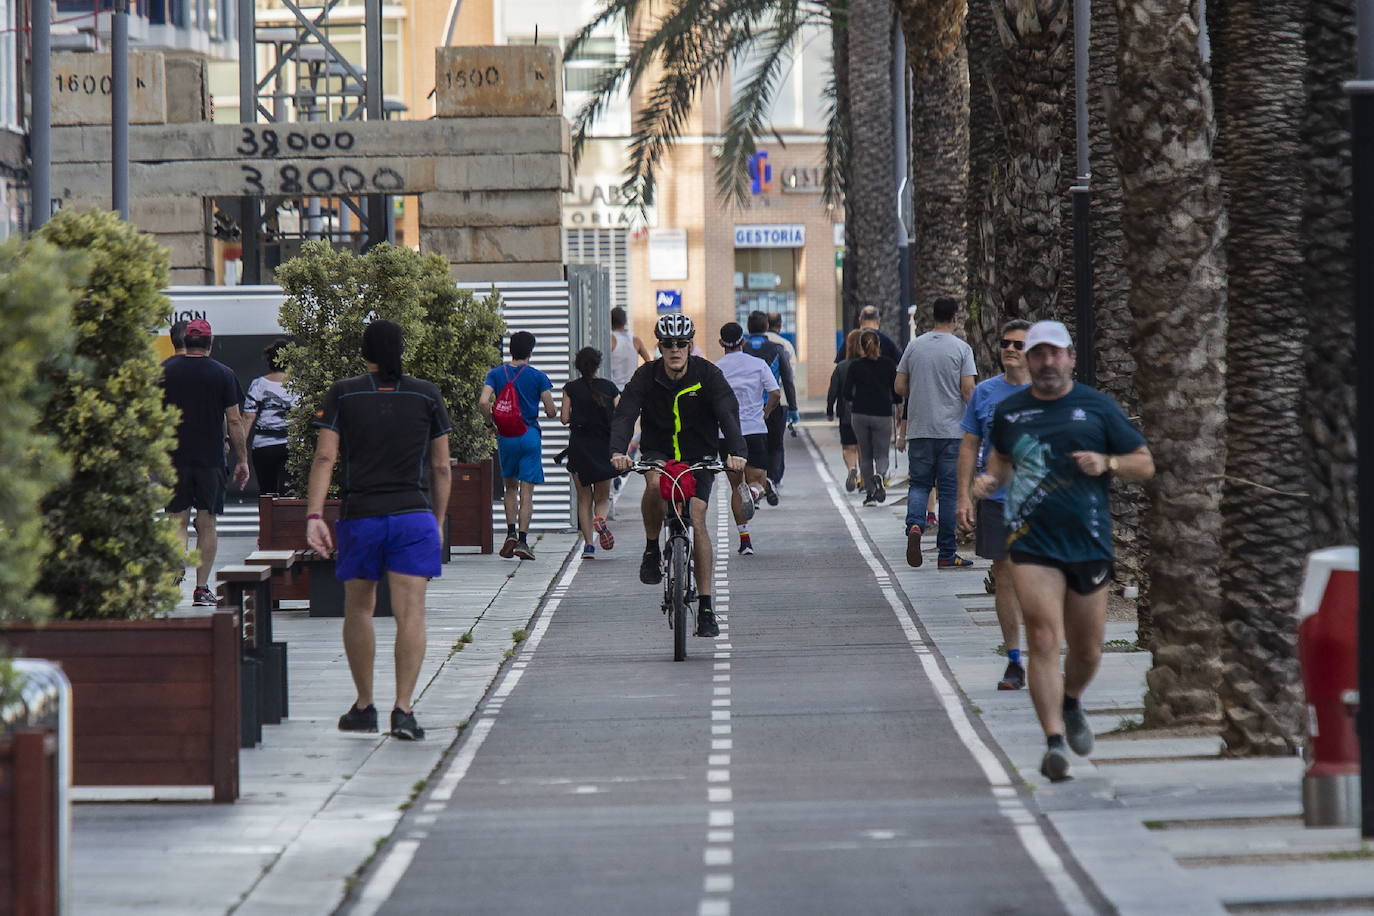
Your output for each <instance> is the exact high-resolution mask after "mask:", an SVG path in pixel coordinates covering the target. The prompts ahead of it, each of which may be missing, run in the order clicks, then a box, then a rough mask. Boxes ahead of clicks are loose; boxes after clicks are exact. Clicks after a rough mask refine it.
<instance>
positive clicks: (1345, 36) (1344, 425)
mask: <svg viewBox="0 0 1374 916" xmlns="http://www.w3.org/2000/svg"><path fill="white" fill-rule="evenodd" d="M1306 18H1307V28H1306V30H1305V35H1304V38H1305V44H1306V48H1307V118H1306V123H1305V124H1304V125H1303V147H1304V156H1303V161H1304V164H1305V166H1306V184H1307V199H1306V201H1305V206H1304V207H1303V242H1304V258H1303V263H1304V269H1303V300H1304V301H1305V302H1308V303H1311V304H1312V305H1313V306H1319V312H1314V316H1313V319H1314V320H1313V321H1312V323H1311V329H1310V334H1309V336H1308V341H1307V360H1306V361H1307V391H1308V395H1307V401H1306V407H1305V414H1306V420H1307V422H1306V429H1305V433H1306V438H1307V441H1308V445H1309V460H1308V480H1307V487H1308V491H1309V496H1308V498H1307V504H1308V508H1309V510H1310V513H1311V524H1312V541H1311V546H1312V547H1313V548H1318V547H1330V546H1332V545H1335V544H1354V543H1355V542H1356V540H1357V538H1358V535H1359V514H1358V513H1359V510H1358V506H1357V505H1356V496H1357V490H1356V486H1355V458H1356V450H1355V338H1354V335H1353V334H1351V333H1350V329H1351V328H1352V327H1354V326H1355V313H1354V303H1355V289H1354V277H1353V276H1352V273H1351V248H1350V245H1351V236H1352V232H1353V226H1352V220H1351V214H1350V193H1351V191H1350V105H1349V102H1348V101H1347V100H1346V97H1345V93H1344V92H1343V91H1342V89H1341V86H1342V84H1343V83H1344V82H1345V81H1346V80H1351V79H1354V78H1355V66H1354V63H1355V3H1354V0H1309V2H1308V3H1307V17H1306Z"/></svg>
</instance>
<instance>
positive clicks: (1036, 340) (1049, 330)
mask: <svg viewBox="0 0 1374 916" xmlns="http://www.w3.org/2000/svg"><path fill="white" fill-rule="evenodd" d="M1041 344H1049V345H1050V346H1052V347H1061V348H1063V349H1065V350H1069V349H1072V348H1073V338H1072V337H1070V336H1069V329H1068V328H1066V327H1064V323H1063V322H1062V321H1037V322H1036V323H1035V324H1033V325H1031V326H1030V330H1029V331H1027V332H1026V352H1027V353H1029V352H1030V351H1032V350H1034V349H1035V348H1036V347H1038V346H1040V345H1041Z"/></svg>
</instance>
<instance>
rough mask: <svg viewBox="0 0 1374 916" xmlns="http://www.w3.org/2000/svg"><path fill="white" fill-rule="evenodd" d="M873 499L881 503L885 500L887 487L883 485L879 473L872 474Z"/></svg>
mask: <svg viewBox="0 0 1374 916" xmlns="http://www.w3.org/2000/svg"><path fill="white" fill-rule="evenodd" d="M873 501H874V502H875V503H878V504H879V505H881V504H882V503H885V502H887V489H886V488H885V487H884V486H883V478H882V476H881V475H878V474H874V475H873Z"/></svg>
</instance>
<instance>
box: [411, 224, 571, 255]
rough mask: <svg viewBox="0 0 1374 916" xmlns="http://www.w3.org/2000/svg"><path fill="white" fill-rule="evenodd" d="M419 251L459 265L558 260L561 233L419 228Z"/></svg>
mask: <svg viewBox="0 0 1374 916" xmlns="http://www.w3.org/2000/svg"><path fill="white" fill-rule="evenodd" d="M420 250H421V251H424V252H435V253H437V254H441V255H443V256H444V257H446V258H448V259H449V260H450V261H453V262H455V263H459V264H468V263H473V262H478V263H505V262H526V261H557V260H559V259H561V258H562V256H563V230H562V229H561V228H559V227H558V226H510V227H497V226H487V227H482V226H474V227H466V228H464V227H449V228H440V229H433V228H426V227H422V228H421V229H420Z"/></svg>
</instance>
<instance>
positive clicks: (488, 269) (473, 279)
mask: <svg viewBox="0 0 1374 916" xmlns="http://www.w3.org/2000/svg"><path fill="white" fill-rule="evenodd" d="M450 272H451V273H452V275H453V279H455V280H457V281H458V282H459V283H545V282H554V283H556V282H558V281H559V280H562V279H564V274H563V262H562V261H523V262H515V261H496V262H492V263H487V264H484V263H478V262H475V261H474V262H472V263H468V264H453V265H451V271H450Z"/></svg>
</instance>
